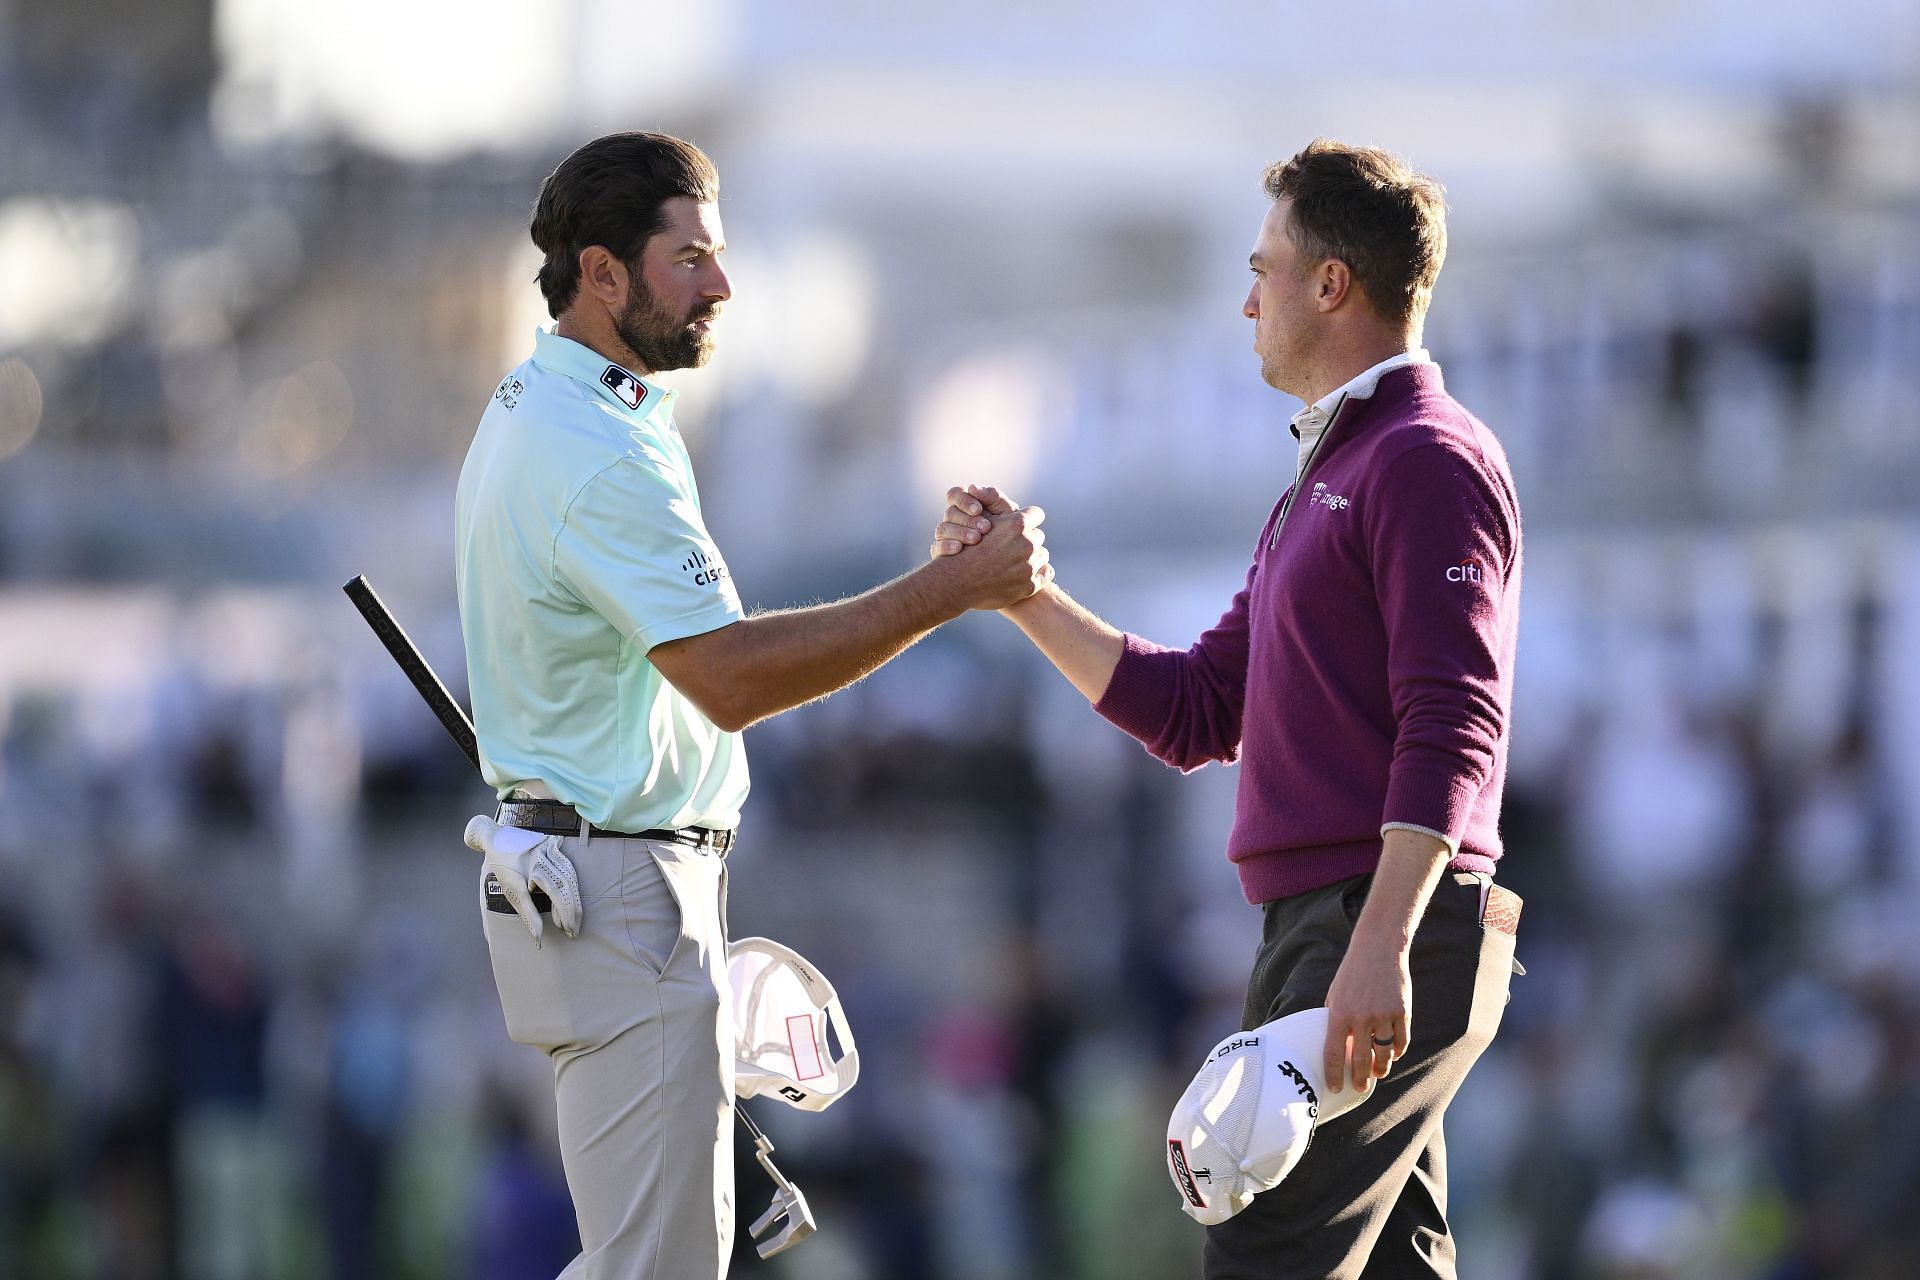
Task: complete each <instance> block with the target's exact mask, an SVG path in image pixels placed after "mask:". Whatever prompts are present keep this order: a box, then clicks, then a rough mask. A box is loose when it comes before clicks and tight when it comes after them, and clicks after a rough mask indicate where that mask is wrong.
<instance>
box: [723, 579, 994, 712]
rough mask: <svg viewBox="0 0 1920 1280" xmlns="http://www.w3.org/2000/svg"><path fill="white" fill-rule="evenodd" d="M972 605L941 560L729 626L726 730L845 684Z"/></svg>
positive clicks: (865, 673) (858, 677) (797, 704)
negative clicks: (830, 599) (824, 600)
mask: <svg viewBox="0 0 1920 1280" xmlns="http://www.w3.org/2000/svg"><path fill="white" fill-rule="evenodd" d="M965 611H966V608H965V605H964V604H963V603H962V602H961V600H960V599H959V598H958V593H957V592H956V591H955V589H954V587H953V584H952V582H951V580H950V576H949V575H948V574H946V573H945V572H944V571H943V569H942V567H941V566H940V564H939V563H938V562H934V563H930V564H926V565H922V566H921V567H920V568H918V569H916V570H914V571H913V572H911V573H907V574H903V575H902V576H900V577H898V578H895V579H894V580H893V581H891V582H888V583H883V584H882V585H880V586H877V587H875V588H873V589H872V590H870V591H866V592H863V593H861V594H860V595H857V596H850V597H848V598H847V599H845V600H838V601H835V602H834V603H832V604H823V605H811V606H808V607H806V608H800V609H782V610H777V611H774V612H770V613H761V614H755V615H754V616H752V617H750V618H748V619H747V620H746V621H744V622H741V623H738V624H736V625H735V626H732V627H729V628H727V632H728V636H727V639H728V649H727V652H726V654H725V656H724V659H723V663H724V668H725V670H726V671H727V672H728V673H729V681H728V684H729V686H730V687H729V689H728V691H727V693H728V696H727V707H726V711H725V713H724V714H725V719H726V721H727V723H725V724H723V725H722V727H723V728H745V727H746V726H747V725H749V724H752V723H753V722H755V721H756V720H764V719H766V718H767V717H768V716H771V715H777V714H779V713H780V712H782V711H786V710H789V709H790V708H793V707H797V706H799V705H801V704H802V703H805V702H811V701H813V700H814V699H815V698H821V697H824V696H826V695H827V694H829V693H832V692H833V691H834V690H836V689H841V688H845V687H846V686H847V685H850V684H852V683H854V682H855V681H857V680H859V679H861V678H862V677H864V676H866V675H869V674H870V673H872V672H873V671H874V670H875V669H877V668H879V667H881V666H883V665H885V664H886V663H887V662H888V661H890V660H891V659H893V658H894V657H896V656H898V655H899V654H900V653H901V652H902V651H904V650H905V649H907V648H909V647H910V646H912V645H913V644H914V643H915V642H917V641H918V640H919V639H920V638H921V637H923V636H925V635H926V634H927V633H928V632H930V631H932V630H933V629H934V628H935V627H938V626H940V625H941V624H942V623H944V622H949V621H951V620H952V619H954V618H956V617H958V616H959V615H960V614H962V613H964V612H965Z"/></svg>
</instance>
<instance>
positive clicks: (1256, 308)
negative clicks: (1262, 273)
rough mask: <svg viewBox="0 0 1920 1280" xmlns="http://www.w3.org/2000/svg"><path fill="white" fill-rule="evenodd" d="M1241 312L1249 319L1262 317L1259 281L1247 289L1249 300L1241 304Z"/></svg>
mask: <svg viewBox="0 0 1920 1280" xmlns="http://www.w3.org/2000/svg"><path fill="white" fill-rule="evenodd" d="M1240 314H1241V315H1243V316H1245V317H1246V318H1247V319H1249V320H1258V319H1259V318H1260V285H1259V283H1258V282H1257V281H1256V282H1255V283H1254V285H1253V287H1252V288H1250V289H1248V290H1247V300H1246V301H1245V302H1243V303H1241V304H1240Z"/></svg>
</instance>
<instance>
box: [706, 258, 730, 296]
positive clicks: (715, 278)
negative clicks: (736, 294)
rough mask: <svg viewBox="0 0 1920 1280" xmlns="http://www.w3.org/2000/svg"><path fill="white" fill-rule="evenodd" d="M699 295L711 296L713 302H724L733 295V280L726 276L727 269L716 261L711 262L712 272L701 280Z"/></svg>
mask: <svg viewBox="0 0 1920 1280" xmlns="http://www.w3.org/2000/svg"><path fill="white" fill-rule="evenodd" d="M700 296H701V297H704V298H712V299H713V300H714V301H715V302H725V301H726V300H727V299H728V298H731V297H732V296H733V281H732V280H730V279H728V278H727V269H726V268H725V267H723V266H721V265H720V264H719V263H718V262H716V263H714V264H713V270H712V272H711V273H710V274H709V275H708V277H707V279H706V280H705V281H704V282H703V287H702V288H701V290H700Z"/></svg>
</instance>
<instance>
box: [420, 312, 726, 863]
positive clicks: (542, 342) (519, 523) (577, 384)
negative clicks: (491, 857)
mask: <svg viewBox="0 0 1920 1280" xmlns="http://www.w3.org/2000/svg"><path fill="white" fill-rule="evenodd" d="M674 398H675V393H674V392H672V391H669V390H666V389H664V388H662V387H660V386H658V385H656V384H654V383H651V382H647V381H645V380H644V379H641V378H638V377H636V376H634V375H633V374H631V373H629V372H628V371H627V370H626V369H624V368H622V367H621V366H619V365H617V364H613V363H611V362H609V361H608V360H607V359H606V358H605V357H603V356H601V355H599V354H597V353H596V352H594V351H593V350H591V349H590V348H588V347H584V346H582V345H581V344H580V343H578V342H574V341H572V340H571V339H568V338H562V337H560V336H559V335H557V334H553V333H547V332H544V331H542V332H540V333H538V334H536V335H535V338H534V348H533V359H531V360H529V361H527V363H525V364H523V365H521V366H520V367H519V368H518V369H516V370H514V371H513V373H511V374H510V375H508V377H507V380H506V381H505V382H503V383H501V385H500V388H499V390H498V391H496V392H495V393H494V397H493V403H492V404H491V405H490V406H489V407H488V409H487V412H486V414H485V415H484V416H483V417H482V418H481V419H480V430H479V432H478V433H477V434H476V435H475V436H474V440H473V447H472V449H471V451H470V452H469V453H468V455H467V464H466V467H465V468H464V469H463V470H462V472H461V475H460V490H459V497H458V500H457V504H456V520H457V521H458V526H459V529H460V532H461V538H460V544H459V547H458V549H457V553H456V554H457V558H458V572H459V575H460V587H461V601H462V612H461V621H462V624H463V626H464V627H465V628H466V630H467V631H468V632H469V633H470V634H473V635H476V636H479V637H484V639H485V644H484V645H481V646H478V647H477V648H475V649H474V651H473V652H471V653H470V654H469V662H468V667H467V679H468V683H469V687H470V690H471V694H472V697H473V707H474V715H475V716H476V717H477V718H478V719H479V720H481V721H484V722H485V723H486V725H487V726H488V730H489V732H488V733H487V734H486V735H485V736H484V737H483V738H482V740H481V743H480V750H481V757H480V758H481V763H482V765H483V766H484V767H485V769H486V773H487V780H488V781H489V782H491V783H493V785H494V786H495V787H499V788H506V789H514V790H519V791H523V792H528V793H532V794H547V795H566V796H568V797H570V799H571V803H572V804H573V806H574V808H575V809H577V810H578V811H579V813H580V815H581V816H582V817H584V818H586V819H587V820H588V821H589V822H590V823H592V824H593V825H594V826H596V827H601V828H605V829H608V830H614V831H651V830H662V829H665V830H670V829H675V828H681V827H704V828H711V829H714V830H722V831H726V830H731V829H733V828H734V827H735V826H737V825H738V824H739V822H740V806H741V804H742V803H743V802H744V801H745V800H746V798H747V755H746V751H745V750H744V749H743V748H742V746H741V742H740V735H739V734H738V733H728V732H726V731H725V730H723V729H720V728H719V727H717V726H716V725H715V724H714V723H713V721H711V720H709V719H708V718H707V717H706V716H705V715H704V714H702V712H701V711H700V708H699V707H698V706H696V705H695V704H694V703H693V702H692V701H691V700H690V699H688V698H687V697H686V696H685V695H684V694H682V693H681V692H680V691H679V690H677V689H675V688H674V687H673V685H672V684H670V683H668V681H667V680H666V678H665V677H663V676H662V675H661V674H660V670H659V668H657V667H655V666H654V665H653V664H652V663H651V662H648V661H646V660H645V658H644V657H643V656H642V655H644V654H645V653H647V652H648V651H649V650H651V649H652V648H653V647H654V646H655V645H658V644H662V643H664V642H666V641H668V640H680V639H684V638H685V637H687V636H696V635H700V634H701V633H703V632H707V631H713V630H716V629H718V628H720V627H724V626H726V625H728V624H729V623H733V622H738V621H740V620H741V619H742V618H743V617H745V616H746V615H745V612H744V611H743V610H742V609H741V607H740V595H739V592H738V591H736V590H735V589H734V585H733V580H732V578H731V577H730V576H729V575H728V573H727V566H726V561H725V560H724V559H722V558H721V555H720V549H719V548H718V547H716V546H714V544H713V539H712V538H711V537H710V536H709V535H708V533H707V528H706V525H705V523H704V522H703V521H702V520H701V518H700V494H699V491H698V490H697V489H696V488H695V487H694V483H693V463H692V460H691V459H689V458H688V457H687V447H686V445H685V444H684V443H683V442H682V441H681V439H680V432H679V430H678V429H677V428H676V427H675V426H674V424H673V402H674ZM530 424H537V427H535V426H531V425H530ZM535 431H537V433H538V444H537V445H534V444H533V443H532V442H531V440H530V436H531V435H532V434H533V432H535ZM482 501H484V502H485V503H486V504H487V509H488V512H489V517H490V518H488V519H486V520H485V521H476V520H475V518H474V514H473V513H474V509H475V506H476V505H477V504H478V503H480V502H482ZM529 605H532V606H535V607H534V608H529Z"/></svg>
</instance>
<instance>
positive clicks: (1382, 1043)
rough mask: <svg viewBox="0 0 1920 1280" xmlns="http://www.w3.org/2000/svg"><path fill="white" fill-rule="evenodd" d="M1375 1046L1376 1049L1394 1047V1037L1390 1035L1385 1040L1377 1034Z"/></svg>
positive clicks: (1374, 1041)
mask: <svg viewBox="0 0 1920 1280" xmlns="http://www.w3.org/2000/svg"><path fill="white" fill-rule="evenodd" d="M1373 1047H1374V1048H1375V1049H1391V1048H1393V1037H1392V1036H1388V1037H1387V1038H1386V1039H1384V1040H1383V1039H1381V1038H1380V1037H1379V1036H1375V1037H1373Z"/></svg>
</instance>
